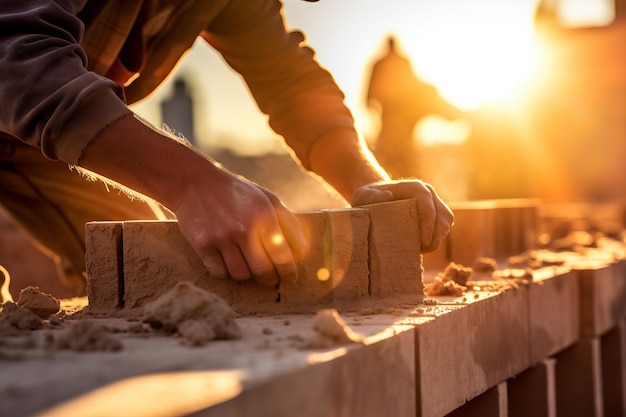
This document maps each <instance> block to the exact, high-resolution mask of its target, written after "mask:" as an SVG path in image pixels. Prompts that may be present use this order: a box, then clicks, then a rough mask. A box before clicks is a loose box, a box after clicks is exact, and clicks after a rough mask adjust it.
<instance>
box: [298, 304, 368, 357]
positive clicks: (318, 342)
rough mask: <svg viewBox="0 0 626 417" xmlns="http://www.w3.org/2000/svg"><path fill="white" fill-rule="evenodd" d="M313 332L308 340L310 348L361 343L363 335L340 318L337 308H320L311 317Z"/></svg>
mask: <svg viewBox="0 0 626 417" xmlns="http://www.w3.org/2000/svg"><path fill="white" fill-rule="evenodd" d="M312 326H313V330H314V331H315V334H314V336H313V338H312V339H311V340H310V342H309V347H311V348H329V347H334V346H337V345H344V344H347V343H362V342H363V340H364V337H363V335H361V334H359V333H357V332H355V331H354V330H352V328H350V326H348V324H347V323H346V322H345V321H344V320H343V319H342V318H341V316H340V315H339V313H338V312H337V310H335V309H333V308H331V309H324V310H320V311H318V312H317V314H315V316H314V317H313V323H312Z"/></svg>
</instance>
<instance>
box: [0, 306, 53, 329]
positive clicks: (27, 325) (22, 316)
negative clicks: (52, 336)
mask: <svg viewBox="0 0 626 417" xmlns="http://www.w3.org/2000/svg"><path fill="white" fill-rule="evenodd" d="M42 327H43V320H42V319H41V318H40V317H39V316H37V315H36V314H35V313H33V312H32V311H30V310H28V309H26V308H23V307H20V306H19V305H17V304H16V303H14V302H12V301H7V302H5V303H4V304H3V305H2V311H1V312H0V336H8V335H14V334H15V333H16V332H18V331H24V330H38V329H41V328H42Z"/></svg>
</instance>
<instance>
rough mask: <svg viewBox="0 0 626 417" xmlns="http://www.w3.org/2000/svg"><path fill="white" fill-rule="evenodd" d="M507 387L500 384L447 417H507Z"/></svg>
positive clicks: (504, 384)
mask: <svg viewBox="0 0 626 417" xmlns="http://www.w3.org/2000/svg"><path fill="white" fill-rule="evenodd" d="M506 404H507V386H506V383H500V384H498V385H496V386H495V387H493V388H491V389H489V390H487V392H485V393H483V394H481V395H479V396H478V397H476V398H473V399H472V400H470V401H468V402H467V403H466V404H464V405H463V406H461V407H459V408H457V409H456V410H454V411H453V412H451V413H450V414H447V415H446V416H447V417H474V416H481V417H507V415H508V414H507V408H506Z"/></svg>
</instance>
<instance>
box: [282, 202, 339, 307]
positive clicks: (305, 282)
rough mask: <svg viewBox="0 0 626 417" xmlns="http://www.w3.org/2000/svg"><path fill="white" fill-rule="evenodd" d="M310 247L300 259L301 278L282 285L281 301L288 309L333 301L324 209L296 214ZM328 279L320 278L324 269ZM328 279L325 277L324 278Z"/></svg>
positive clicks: (298, 261)
mask: <svg viewBox="0 0 626 417" xmlns="http://www.w3.org/2000/svg"><path fill="white" fill-rule="evenodd" d="M296 216H297V217H298V220H300V224H301V226H302V230H303V232H304V235H305V238H306V240H307V242H308V243H309V247H310V250H309V252H308V253H306V254H303V257H302V259H298V260H297V266H298V277H297V279H296V280H295V281H294V282H284V283H281V284H280V301H281V305H282V306H284V307H285V308H286V310H293V309H296V310H297V309H301V308H303V307H304V306H316V305H327V306H330V305H331V304H332V301H333V292H332V290H333V280H332V276H330V275H331V272H330V267H329V266H328V261H327V260H326V258H327V257H328V253H327V252H328V249H327V248H326V247H327V246H328V245H329V242H328V240H329V239H330V237H329V236H327V232H326V229H327V224H326V223H327V220H326V215H325V213H324V212H322V211H309V212H300V213H296ZM325 271H326V272H328V274H329V277H328V279H324V280H320V279H319V278H318V277H320V276H321V277H323V275H324V272H325ZM324 278H325V277H324Z"/></svg>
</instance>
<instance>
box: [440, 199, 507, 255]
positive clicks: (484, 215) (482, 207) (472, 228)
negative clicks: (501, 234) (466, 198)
mask: <svg viewBox="0 0 626 417" xmlns="http://www.w3.org/2000/svg"><path fill="white" fill-rule="evenodd" d="M450 208H451V209H452V211H453V212H454V225H453V226H452V230H451V231H450V234H449V235H448V240H449V257H450V260H451V261H452V262H456V263H458V264H461V265H465V266H472V264H473V263H474V261H475V260H476V258H478V257H481V256H484V257H490V258H495V256H496V247H495V245H496V242H495V240H494V239H495V234H496V231H495V228H496V225H495V216H494V208H495V202H493V201H474V202H464V203H456V204H451V205H450Z"/></svg>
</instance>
